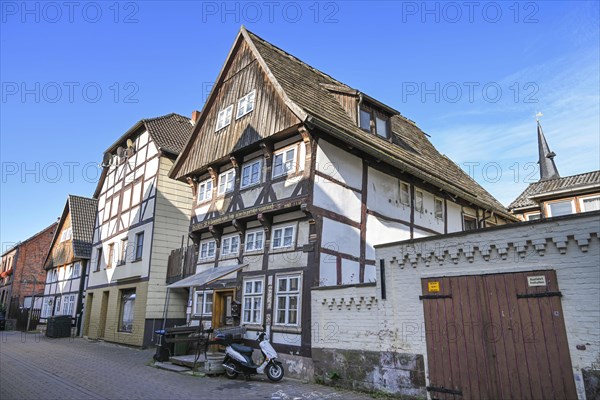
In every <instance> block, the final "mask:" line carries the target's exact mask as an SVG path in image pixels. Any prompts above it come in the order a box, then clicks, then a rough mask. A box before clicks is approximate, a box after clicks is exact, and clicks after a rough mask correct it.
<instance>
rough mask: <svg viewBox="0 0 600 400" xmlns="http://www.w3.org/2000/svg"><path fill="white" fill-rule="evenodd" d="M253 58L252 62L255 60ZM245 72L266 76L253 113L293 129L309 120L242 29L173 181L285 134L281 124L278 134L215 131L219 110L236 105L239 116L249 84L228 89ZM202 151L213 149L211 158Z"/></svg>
mask: <svg viewBox="0 0 600 400" xmlns="http://www.w3.org/2000/svg"><path fill="white" fill-rule="evenodd" d="M250 57H251V58H252V59H251V60H250ZM253 63H256V64H257V65H258V67H254V66H253V65H252V64H253ZM244 68H249V69H252V68H254V70H255V71H260V73H261V74H262V75H264V77H263V80H264V84H263V85H262V86H261V87H257V88H256V89H257V90H259V89H260V90H262V89H264V90H265V95H264V97H263V98H262V100H263V101H262V102H261V99H260V98H259V96H257V103H256V105H255V110H254V111H253V113H255V114H258V113H262V114H263V115H276V116H277V117H278V118H279V119H281V120H282V121H285V122H284V123H282V124H283V125H290V126H292V125H294V124H299V123H300V122H302V121H304V120H305V119H306V117H307V115H306V113H305V112H304V111H303V110H302V109H301V108H300V107H298V106H297V105H296V104H295V103H294V102H292V101H291V100H290V98H289V97H288V96H287V94H286V93H285V92H284V90H283V89H282V87H281V85H280V84H279V82H277V80H276V79H275V76H274V74H273V73H272V71H271V70H270V69H269V67H268V65H267V63H266V62H265V60H263V58H262V56H261V54H260V53H259V52H258V50H257V49H256V46H255V45H254V43H253V42H252V38H251V35H250V34H249V33H248V31H247V30H246V29H245V28H244V27H243V26H242V28H241V29H240V32H239V33H238V35H237V37H236V39H235V41H234V43H233V46H232V47H231V50H230V51H229V54H228V55H227V58H226V60H225V63H224V64H223V67H222V68H221V71H220V72H219V75H218V76H217V80H216V81H215V84H214V85H213V87H212V89H211V92H210V94H209V96H208V99H207V101H206V102H205V104H204V107H203V108H202V112H201V115H200V119H199V120H198V121H197V122H196V124H195V126H194V129H193V131H192V135H191V137H190V140H189V141H188V143H187V145H186V146H185V147H184V149H183V151H182V152H181V154H180V155H179V157H177V160H176V161H175V163H174V165H173V167H172V169H171V172H170V173H169V176H170V177H171V178H174V179H179V180H182V179H183V178H184V177H185V176H186V175H188V174H191V173H193V172H196V171H197V170H198V169H199V168H201V167H202V166H204V165H205V164H206V162H207V160H208V161H215V160H217V159H219V158H225V157H226V156H227V155H228V154H229V152H231V151H235V150H236V149H237V148H240V147H242V146H245V145H248V144H251V143H252V142H254V141H257V140H260V139H263V138H265V137H267V136H269V135H270V134H272V133H276V132H277V131H279V130H283V129H281V125H282V124H279V128H277V130H275V127H276V126H277V122H273V123H272V126H270V128H273V129H269V127H266V129H254V127H252V126H250V124H249V125H248V126H246V127H244V128H245V129H244V131H243V132H239V129H236V128H235V127H233V126H232V125H233V123H232V124H230V126H229V127H226V128H224V129H223V132H215V131H214V127H215V119H216V115H217V114H218V111H219V109H218V108H220V107H224V106H227V105H228V104H234V112H235V106H236V105H235V99H237V98H239V97H241V96H243V95H245V94H246V93H245V90H244V89H242V88H241V87H243V86H244V84H246V86H247V80H246V81H244V80H243V79H241V80H242V81H243V82H241V83H240V84H239V86H238V87H236V89H237V90H231V93H228V90H227V89H225V85H226V84H227V82H230V81H229V78H230V77H231V75H232V74H234V73H238V72H240V73H243V72H246V71H242V69H244ZM247 74H248V75H251V74H252V71H248V72H247ZM248 79H252V77H251V76H250V77H249V78H248ZM256 80H257V82H256V83H257V86H259V85H258V84H259V83H260V82H258V79H256ZM246 89H248V88H246ZM261 104H262V105H261ZM266 107H272V108H274V110H273V112H271V113H269V112H268V111H266V110H265V108H266ZM284 109H285V110H284ZM232 122H235V115H234V116H233V117H232ZM230 128H231V129H230ZM230 131H231V132H230ZM226 136H227V137H226ZM201 148H206V149H210V150H211V154H203V153H206V152H203V151H202V150H201Z"/></svg>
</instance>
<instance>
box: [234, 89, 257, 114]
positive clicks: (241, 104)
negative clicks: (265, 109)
mask: <svg viewBox="0 0 600 400" xmlns="http://www.w3.org/2000/svg"><path fill="white" fill-rule="evenodd" d="M255 97H256V90H253V91H251V92H250V93H248V94H247V95H245V96H244V97H242V98H241V99H239V100H238V104H237V114H236V115H235V119H239V118H242V117H243V116H244V115H246V114H248V113H249V112H251V111H252V110H254V98H255Z"/></svg>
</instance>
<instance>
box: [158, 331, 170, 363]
mask: <svg viewBox="0 0 600 400" xmlns="http://www.w3.org/2000/svg"><path fill="white" fill-rule="evenodd" d="M154 333H156V335H157V340H156V353H155V354H154V359H155V360H156V361H158V362H165V361H169V357H171V355H172V354H173V343H167V342H166V341H165V333H166V332H165V330H164V329H159V330H157V331H154Z"/></svg>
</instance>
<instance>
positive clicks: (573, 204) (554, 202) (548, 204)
mask: <svg viewBox="0 0 600 400" xmlns="http://www.w3.org/2000/svg"><path fill="white" fill-rule="evenodd" d="M566 202H569V203H571V214H575V202H574V201H573V200H572V199H571V200H559V201H553V202H549V203H546V209H547V210H548V217H552V204H557V203H566ZM565 215H570V214H565Z"/></svg>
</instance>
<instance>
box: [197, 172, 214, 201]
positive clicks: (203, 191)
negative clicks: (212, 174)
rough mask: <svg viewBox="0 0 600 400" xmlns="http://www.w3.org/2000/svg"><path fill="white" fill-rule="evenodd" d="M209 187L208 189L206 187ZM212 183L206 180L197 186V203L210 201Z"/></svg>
mask: <svg viewBox="0 0 600 400" xmlns="http://www.w3.org/2000/svg"><path fill="white" fill-rule="evenodd" d="M209 185H210V189H209V188H208V186H209ZM212 192H213V181H212V178H208V179H206V180H204V181H202V182H200V183H199V184H198V203H203V202H205V201H209V200H210V199H212Z"/></svg>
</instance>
